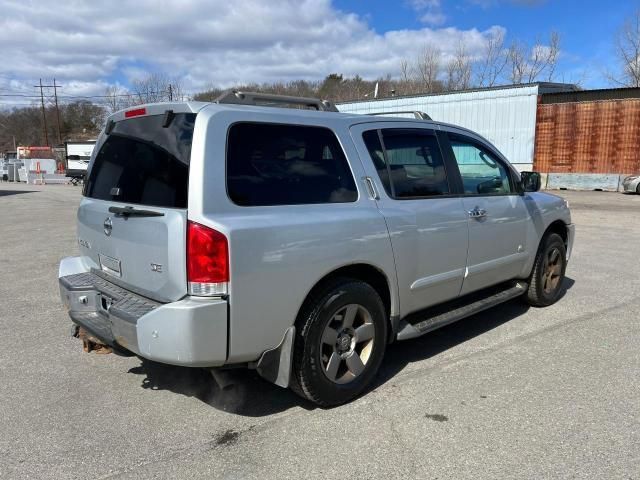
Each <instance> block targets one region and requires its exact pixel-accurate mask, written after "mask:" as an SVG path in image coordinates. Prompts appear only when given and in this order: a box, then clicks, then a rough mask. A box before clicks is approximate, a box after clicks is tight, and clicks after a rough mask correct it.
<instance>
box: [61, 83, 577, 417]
mask: <svg viewBox="0 0 640 480" xmlns="http://www.w3.org/2000/svg"><path fill="white" fill-rule="evenodd" d="M259 104H263V105H262V106H260V105H259ZM264 104H267V105H266V106H265V105H264ZM281 104H289V105H288V106H292V105H293V106H297V107H298V108H284V105H281ZM302 107H311V108H313V109H315V111H314V110H311V109H304V108H302ZM416 117H417V118H415V119H413V118H399V117H393V116H387V117H381V116H373V115H371V116H365V115H352V114H343V113H338V112H337V110H336V109H335V107H334V106H332V105H331V104H329V103H328V102H325V101H318V100H314V99H298V98H292V97H277V96H268V95H258V94H247V93H240V92H231V93H229V94H227V95H224V96H223V97H221V98H220V99H218V101H216V102H214V103H198V102H187V103H164V104H151V105H145V106H140V107H136V108H134V109H130V110H126V111H121V112H118V113H115V114H113V115H112V116H110V117H109V119H108V120H107V123H106V126H105V129H104V131H103V132H102V133H101V135H100V137H99V139H98V142H97V145H96V148H95V150H94V155H93V157H92V159H91V163H90V166H89V172H88V176H87V181H86V184H85V186H84V196H83V199H82V201H81V203H80V207H79V210H78V245H79V249H80V256H77V257H72V258H65V259H63V260H62V262H61V264H60V270H59V284H60V290H61V296H62V300H63V302H64V303H65V305H66V306H67V308H68V310H69V315H70V317H71V320H72V321H73V322H74V324H75V325H76V331H77V328H78V327H80V328H81V332H82V335H84V339H85V341H88V342H94V343H97V344H102V345H107V346H108V348H112V349H115V350H120V351H128V352H133V353H135V354H137V355H139V356H141V357H144V358H147V359H150V360H155V361H158V362H163V363H168V364H173V365H183V366H190V367H206V368H210V369H212V371H214V372H220V371H221V370H222V369H224V368H227V367H229V366H239V365H240V366H246V367H248V368H255V369H257V371H258V372H259V373H260V375H262V376H263V377H264V378H266V379H268V380H270V381H272V382H274V383H276V384H277V385H280V386H282V387H291V388H292V389H293V390H294V391H296V392H297V393H298V394H300V395H302V396H303V397H305V398H307V399H309V400H311V401H312V402H315V403H317V404H319V405H324V406H329V405H336V404H340V403H343V402H346V401H348V400H350V399H352V398H353V397H355V396H357V395H358V394H360V393H361V392H362V391H363V390H364V389H365V388H366V387H367V385H369V384H370V383H371V381H372V379H373V377H374V375H375V374H376V371H377V370H378V368H379V367H380V364H381V363H382V360H383V356H384V352H385V347H386V345H387V344H388V343H389V342H394V341H400V340H407V339H410V338H414V337H417V336H419V335H423V334H425V333H427V332H430V331H432V330H434V329H436V328H438V327H441V326H443V325H446V324H448V323H451V322H454V321H456V320H459V319H461V318H464V317H467V316H469V315H472V314H474V313H477V312H479V311H481V310H484V309H486V308H489V307H491V306H494V305H497V304H499V303H501V302H505V301H507V300H509V299H512V298H515V297H522V298H523V299H524V300H526V301H527V302H528V303H530V304H531V305H534V306H546V305H550V304H552V303H554V302H555V301H556V299H557V298H558V296H559V294H560V292H561V288H562V287H561V286H562V280H563V277H564V273H565V268H566V264H567V259H568V258H569V255H570V252H571V246H572V242H573V237H574V226H573V225H572V224H571V216H570V212H569V208H568V206H567V204H566V203H565V201H564V200H562V199H561V198H559V197H556V196H554V195H550V194H546V193H538V192H537V190H538V189H539V186H540V176H539V175H538V174H536V173H532V172H529V173H523V174H519V173H518V172H517V171H516V170H515V169H514V168H513V167H512V166H511V165H510V164H509V162H508V161H507V160H506V159H505V158H504V156H503V155H501V154H500V152H498V151H497V150H496V148H495V147H494V146H493V145H491V144H490V143H489V142H487V141H486V140H485V139H483V138H482V137H480V136H479V135H477V134H475V133H473V132H471V131H469V130H466V129H463V128H460V127H456V126H453V125H446V124H441V123H438V122H433V121H429V120H424V119H423V118H424V115H422V116H421V115H419V114H418V115H417V116H416ZM214 376H215V375H214Z"/></svg>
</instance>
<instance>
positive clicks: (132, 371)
mask: <svg viewBox="0 0 640 480" xmlns="http://www.w3.org/2000/svg"><path fill="white" fill-rule="evenodd" d="M563 195H565V196H566V197H567V198H568V199H569V200H570V202H571V206H572V208H573V211H574V220H575V223H576V224H577V229H578V233H577V235H578V237H577V243H576V247H575V250H574V258H573V260H572V262H571V263H570V265H569V269H568V277H569V278H568V279H567V282H566V287H567V291H566V294H565V296H564V298H562V300H561V301H560V302H559V303H558V304H556V305H555V306H553V307H551V308H547V309H542V310H540V309H527V308H525V307H523V306H521V305H520V304H519V303H518V302H513V303H510V304H507V305H504V306H502V307H498V308H496V309H493V310H491V311H487V312H485V313H483V314H480V315H477V316H475V317H472V318H469V319H467V320H464V321H462V322H459V323H458V324H455V325H451V326H449V327H446V328H444V329H442V330H440V331H437V332H434V333H433V334H430V335H428V336H426V337H422V338H420V339H417V340H414V341H411V342H405V343H399V344H397V345H393V346H392V347H391V348H390V349H389V351H388V354H387V356H386V358H385V366H384V368H383V371H382V373H381V375H380V378H379V381H378V385H377V386H376V388H375V389H374V390H373V391H372V392H370V393H369V394H367V395H365V396H364V397H362V398H360V399H359V400H356V401H354V402H352V403H351V404H349V405H346V406H343V407H339V408H335V409H331V410H322V409H317V408H313V407H312V406H310V405H309V404H307V403H305V402H303V401H302V400H300V399H299V398H298V397H296V396H295V395H293V394H292V393H290V392H289V391H287V390H282V389H280V388H278V387H275V386H272V385H269V384H267V383H266V382H264V381H262V380H260V379H258V378H257V377H256V376H255V375H254V374H252V373H249V372H247V373H243V374H239V381H240V387H239V388H238V389H236V391H235V393H233V394H228V395H222V394H221V392H219V391H218V390H217V387H215V386H214V384H213V382H212V381H211V380H210V378H209V377H208V376H207V375H205V374H204V373H203V372H201V371H198V370H190V369H185V368H175V367H167V366H162V365H158V364H154V363H151V362H147V361H141V360H140V359H138V358H136V357H133V358H123V357H117V356H115V355H103V356H100V355H95V354H91V355H88V354H85V353H83V352H82V349H81V346H80V342H79V341H78V340H76V339H72V338H70V337H69V336H68V326H69V321H68V319H67V317H66V314H65V312H64V311H63V309H62V307H61V306H60V303H59V300H58V292H57V281H56V274H57V263H58V261H59V259H60V258H61V257H63V256H67V255H73V254H75V253H76V247H75V243H74V235H75V226H74V222H75V207H76V205H77V203H78V201H79V198H80V197H79V189H78V188H74V187H68V186H48V187H26V186H13V185H10V186H7V184H0V332H1V334H0V419H1V420H0V478H34V479H45V478H51V479H54V478H55V479H63V478H81V479H86V478H96V479H97V478H136V479H138V478H227V479H236V478H238V479H239V478H260V479H263V478H456V479H461V478H474V479H476V478H536V479H538V478H598V479H602V478H607V479H608V478H612V479H613V478H619V479H640V413H639V412H640V384H639V378H640V376H639V374H640V353H639V349H638V345H639V344H640V322H639V318H640V276H639V275H638V272H639V271H640V196H627V195H622V194H615V193H602V192H587V193H573V192H563Z"/></svg>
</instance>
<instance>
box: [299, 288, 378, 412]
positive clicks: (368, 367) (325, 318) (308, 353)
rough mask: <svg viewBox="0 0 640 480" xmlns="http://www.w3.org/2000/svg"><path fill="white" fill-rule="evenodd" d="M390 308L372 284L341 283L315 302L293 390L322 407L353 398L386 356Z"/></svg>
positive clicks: (306, 312) (307, 311)
mask: <svg viewBox="0 0 640 480" xmlns="http://www.w3.org/2000/svg"><path fill="white" fill-rule="evenodd" d="M386 339H387V320H386V314H385V308H384V304H383V303H382V300H381V299H380V296H379V295H378V293H377V292H376V291H375V290H374V289H373V288H372V287H371V286H370V285H368V284H367V283H364V282H360V281H357V280H351V279H338V280H336V281H335V282H333V283H331V284H330V285H327V286H326V287H325V288H324V289H322V291H320V292H318V294H317V295H316V296H314V297H313V298H311V299H309V300H308V301H307V302H306V304H305V307H304V308H303V311H302V312H301V314H300V317H299V318H298V321H297V329H296V342H295V347H294V358H293V370H294V372H293V373H294V375H293V379H292V380H293V381H292V389H293V390H294V391H295V392H296V393H298V394H299V395H301V396H303V397H305V398H307V399H308V400H310V401H312V402H314V403H316V404H317V405H321V406H333V405H340V404H342V403H345V402H348V401H349V400H351V399H353V398H354V397H356V396H357V395H359V394H360V393H362V391H363V390H364V389H366V388H367V386H368V385H369V384H370V383H371V381H372V380H373V377H374V376H375V374H376V372H377V370H378V368H379V367H380V364H381V363H382V358H383V356H384V351H385V347H386Z"/></svg>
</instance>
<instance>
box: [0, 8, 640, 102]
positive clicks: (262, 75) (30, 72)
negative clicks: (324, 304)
mask: <svg viewBox="0 0 640 480" xmlns="http://www.w3.org/2000/svg"><path fill="white" fill-rule="evenodd" d="M638 8H640V0H632V1H609V2H596V1H594V0H584V1H581V2H578V1H553V0H461V1H457V2H455V1H451V0H397V1H383V0H368V1H365V0H271V1H268V2H267V1H264V0H235V1H233V2H230V1H229V0H163V2H162V8H160V9H159V8H158V2H157V0H110V2H90V1H88V0H85V1H81V0H57V1H56V2H51V1H50V0H31V1H29V2H24V1H20V0H0V54H1V57H2V60H3V61H2V62H0V108H1V107H3V106H4V107H6V106H7V105H9V104H15V105H22V104H28V103H29V102H31V101H32V99H31V98H30V97H29V96H28V95H32V94H34V93H36V92H35V91H34V88H33V85H35V84H37V83H38V80H39V79H40V78H42V79H43V81H44V82H51V81H52V79H53V78H54V77H55V78H56V80H57V82H58V83H59V84H62V85H63V89H62V91H61V92H62V95H66V98H68V99H71V98H72V96H76V98H77V97H79V96H83V95H84V96H88V97H91V98H99V96H100V95H104V93H105V90H106V89H107V88H109V87H114V86H115V87H118V88H122V89H126V88H129V87H130V86H131V84H132V82H133V81H135V80H136V79H139V78H141V77H144V76H146V75H148V74H149V73H161V74H164V75H167V76H169V77H171V78H172V79H173V80H172V81H175V82H179V83H180V84H181V85H182V86H183V89H184V91H185V92H187V93H195V92H198V91H203V90H205V89H207V88H209V87H211V86H217V87H222V88H226V87H230V86H232V85H237V84H246V83H252V82H275V81H290V80H295V79H301V78H302V79H307V80H320V79H322V78H324V77H325V76H326V75H328V74H329V73H342V74H344V75H346V76H353V75H356V74H358V75H360V76H362V77H364V78H367V79H375V78H379V77H382V76H386V75H391V76H393V77H398V76H399V75H400V63H401V61H402V60H409V61H414V60H416V59H417V58H418V57H419V56H420V55H421V53H422V52H424V49H425V47H426V46H428V45H431V46H435V47H436V48H437V49H438V50H439V51H440V55H441V59H442V62H443V64H446V62H447V61H450V59H451V58H452V57H453V55H454V54H455V51H456V48H457V46H459V45H460V44H464V45H465V46H466V49H467V53H468V55H469V56H470V58H472V59H473V61H477V60H478V59H479V58H481V55H482V52H483V48H484V46H485V45H486V42H487V41H488V39H490V38H493V37H494V36H495V35H497V34H504V35H505V37H506V38H505V45H506V46H508V45H509V44H510V43H511V41H513V40H518V41H521V42H524V43H526V44H527V45H528V47H529V48H532V47H533V46H534V45H535V44H536V43H535V42H536V39H539V40H540V44H539V46H541V47H544V46H545V42H546V41H547V39H548V36H549V33H550V32H551V31H552V30H555V31H557V32H559V34H560V36H561V52H560V57H559V65H558V69H557V75H556V76H555V77H554V80H555V81H565V82H580V83H581V84H582V86H584V87H607V86H611V84H610V83H609V82H608V81H607V80H606V77H605V76H604V72H605V71H606V70H615V69H616V67H617V66H616V63H615V60H614V57H613V52H614V37H615V34H616V32H617V31H618V30H619V29H620V28H621V26H622V25H623V23H624V21H625V20H626V19H627V18H628V17H629V16H630V15H631V14H633V12H634V11H635V10H636V9H638ZM506 81H508V80H507V79H505V78H502V79H501V82H500V83H506ZM12 95H23V96H22V97H16V96H12Z"/></svg>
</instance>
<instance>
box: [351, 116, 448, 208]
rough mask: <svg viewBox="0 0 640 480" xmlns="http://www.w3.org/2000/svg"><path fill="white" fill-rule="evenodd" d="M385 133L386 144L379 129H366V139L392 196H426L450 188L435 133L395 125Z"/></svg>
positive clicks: (446, 190) (370, 152)
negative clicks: (400, 127) (380, 136)
mask: <svg viewBox="0 0 640 480" xmlns="http://www.w3.org/2000/svg"><path fill="white" fill-rule="evenodd" d="M373 133H375V135H374V134H373ZM381 133H382V140H383V142H384V145H382V144H381V143H380V140H379V138H378V136H377V131H368V132H364V134H363V139H364V141H365V144H366V145H367V149H368V150H369V154H370V155H371V159H372V160H373V163H374V164H375V167H376V169H377V170H378V174H379V175H380V181H381V182H382V184H383V185H384V187H385V190H386V191H387V193H388V194H389V196H391V197H393V198H398V199H403V198H423V197H432V196H438V195H447V194H448V193H449V192H450V191H449V183H448V181H447V175H446V172H445V167H444V160H443V157H442V153H441V151H440V146H439V144H438V139H437V138H436V136H435V134H433V133H432V132H431V131H428V130H421V129H392V128H390V129H384V130H382V131H381Z"/></svg>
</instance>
